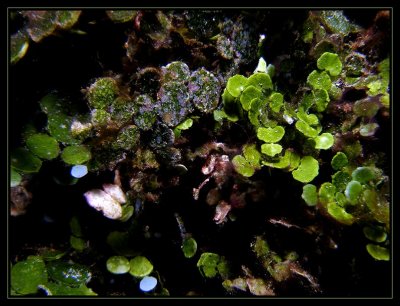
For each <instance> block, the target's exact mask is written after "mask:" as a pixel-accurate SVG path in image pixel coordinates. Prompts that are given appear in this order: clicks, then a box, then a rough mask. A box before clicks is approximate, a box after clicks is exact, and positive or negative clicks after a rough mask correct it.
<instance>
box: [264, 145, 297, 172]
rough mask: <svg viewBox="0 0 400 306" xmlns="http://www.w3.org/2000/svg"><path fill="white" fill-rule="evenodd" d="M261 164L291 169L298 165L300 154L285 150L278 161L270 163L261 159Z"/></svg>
mask: <svg viewBox="0 0 400 306" xmlns="http://www.w3.org/2000/svg"><path fill="white" fill-rule="evenodd" d="M262 164H263V165H265V166H269V167H273V168H278V169H287V170H288V171H292V170H293V169H296V168H297V167H298V166H299V164H300V156H299V155H297V154H296V153H294V152H292V151H290V150H286V151H285V155H284V156H282V157H281V158H280V159H279V161H278V162H275V163H271V162H266V161H262Z"/></svg>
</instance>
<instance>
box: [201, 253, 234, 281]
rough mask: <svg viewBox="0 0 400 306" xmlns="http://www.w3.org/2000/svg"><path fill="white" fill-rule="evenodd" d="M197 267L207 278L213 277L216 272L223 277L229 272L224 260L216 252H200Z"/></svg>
mask: <svg viewBox="0 0 400 306" xmlns="http://www.w3.org/2000/svg"><path fill="white" fill-rule="evenodd" d="M197 268H198V269H199V271H200V273H201V274H202V275H203V276H205V277H208V278H213V277H215V276H217V275H218V274H219V275H220V276H221V277H222V278H225V277H226V276H227V274H228V273H229V271H228V266H227V262H226V260H225V259H224V258H223V257H222V256H220V255H218V254H216V253H209V252H205V253H202V254H201V255H200V258H199V260H198V261H197Z"/></svg>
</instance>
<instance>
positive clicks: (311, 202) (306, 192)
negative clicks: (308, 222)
mask: <svg viewBox="0 0 400 306" xmlns="http://www.w3.org/2000/svg"><path fill="white" fill-rule="evenodd" d="M301 197H302V199H303V200H304V201H305V202H306V204H307V205H308V206H315V205H317V203H318V194H317V187H316V186H315V185H313V184H306V185H304V186H303V193H302V194H301Z"/></svg>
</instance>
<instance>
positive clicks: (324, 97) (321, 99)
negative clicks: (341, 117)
mask: <svg viewBox="0 0 400 306" xmlns="http://www.w3.org/2000/svg"><path fill="white" fill-rule="evenodd" d="M313 93H314V99H315V105H316V106H317V111H318V112H323V111H324V110H325V109H326V107H327V106H328V104H329V101H330V99H329V94H328V92H327V91H326V90H325V89H316V90H314V91H313Z"/></svg>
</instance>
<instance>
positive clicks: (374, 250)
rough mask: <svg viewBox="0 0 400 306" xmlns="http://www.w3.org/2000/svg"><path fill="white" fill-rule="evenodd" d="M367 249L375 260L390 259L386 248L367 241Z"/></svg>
mask: <svg viewBox="0 0 400 306" xmlns="http://www.w3.org/2000/svg"><path fill="white" fill-rule="evenodd" d="M367 251H368V253H369V254H370V255H371V256H372V257H373V258H375V259H376V260H384V261H389V260H390V253H389V250H388V249H387V248H384V247H381V246H379V245H376V244H372V243H369V244H367Z"/></svg>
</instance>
